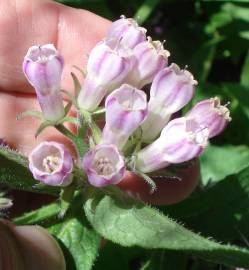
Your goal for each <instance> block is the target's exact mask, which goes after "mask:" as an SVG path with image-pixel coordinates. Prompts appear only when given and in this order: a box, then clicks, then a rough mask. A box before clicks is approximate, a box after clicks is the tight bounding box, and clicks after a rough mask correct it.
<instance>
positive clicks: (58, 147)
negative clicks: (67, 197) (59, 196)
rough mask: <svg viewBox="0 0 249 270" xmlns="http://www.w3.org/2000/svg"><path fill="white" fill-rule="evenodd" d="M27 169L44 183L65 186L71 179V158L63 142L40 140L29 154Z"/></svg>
mask: <svg viewBox="0 0 249 270" xmlns="http://www.w3.org/2000/svg"><path fill="white" fill-rule="evenodd" d="M29 169H30V171H31V172H32V174H33V176H34V178H35V179H36V180H38V181H40V182H43V183H44V184H47V185H50V186H67V185H69V184H70V183H71V181H72V177H71V172H72V170H73V159H72V156H71V155H70V153H69V151H68V150H67V149H66V148H65V146H64V145H63V144H59V143H57V142H53V141H50V142H42V143H41V144H39V145H38V146H37V147H36V148H35V149H34V150H33V151H32V152H31V154H30V155H29Z"/></svg>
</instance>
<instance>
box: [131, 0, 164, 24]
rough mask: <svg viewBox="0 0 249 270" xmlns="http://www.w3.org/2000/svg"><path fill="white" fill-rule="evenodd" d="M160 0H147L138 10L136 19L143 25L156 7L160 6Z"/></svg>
mask: <svg viewBox="0 0 249 270" xmlns="http://www.w3.org/2000/svg"><path fill="white" fill-rule="evenodd" d="M159 2H160V0H145V1H144V3H143V4H142V5H141V6H140V8H139V9H138V10H137V12H136V14H135V15H134V18H135V19H136V20H138V21H139V23H140V24H143V23H144V22H145V21H146V20H147V19H148V17H149V16H150V14H151V13H152V12H153V10H154V9H155V8H156V6H157V5H158V4H159Z"/></svg>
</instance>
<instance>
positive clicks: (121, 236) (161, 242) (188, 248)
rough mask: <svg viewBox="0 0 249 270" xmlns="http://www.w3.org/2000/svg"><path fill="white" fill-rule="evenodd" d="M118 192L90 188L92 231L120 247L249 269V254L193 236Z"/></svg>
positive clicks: (88, 210) (87, 204)
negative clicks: (185, 255) (181, 253)
mask: <svg viewBox="0 0 249 270" xmlns="http://www.w3.org/2000/svg"><path fill="white" fill-rule="evenodd" d="M122 194H123V193H122V192H120V191H118V190H117V189H116V190H115V192H112V193H110V195H105V194H104V193H103V192H102V191H99V192H98V194H97V193H96V189H93V188H89V190H88V192H87V194H86V195H85V196H86V201H85V204H84V209H85V213H86V216H87V218H88V220H89V221H90V223H91V224H92V226H93V227H94V229H95V230H96V231H97V232H98V233H99V234H100V235H102V236H103V237H105V238H106V239H109V240H111V241H113V242H116V243H119V244H120V245H123V246H140V247H144V248H152V249H153V248H163V249H167V250H176V251H184V252H188V253H191V254H194V255H197V256H200V257H202V258H204V259H206V260H208V261H213V262H216V263H220V264H225V265H231V266H240V267H249V251H248V250H245V249H240V248H238V247H235V246H230V245H222V244H219V243H216V242H215V241H212V240H210V239H206V238H204V237H202V236H200V235H199V234H196V233H193V232H191V231H189V230H187V229H186V228H184V227H183V226H181V225H179V224H178V223H176V222H175V221H173V220H172V219H170V218H169V217H167V216H164V215H163V214H161V213H160V212H158V211H157V210H156V209H153V208H151V207H149V206H146V205H144V204H142V203H138V202H135V201H134V200H132V199H130V200H128V199H127V197H126V196H124V195H122Z"/></svg>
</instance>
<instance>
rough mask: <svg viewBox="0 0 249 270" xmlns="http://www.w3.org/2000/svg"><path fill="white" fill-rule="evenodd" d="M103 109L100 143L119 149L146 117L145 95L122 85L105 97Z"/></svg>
mask: <svg viewBox="0 0 249 270" xmlns="http://www.w3.org/2000/svg"><path fill="white" fill-rule="evenodd" d="M105 108H106V125H105V127H104V130H103V135H102V142H103V143H110V144H115V145H117V146H118V148H119V149H121V148H122V147H123V146H124V144H125V143H126V141H127V140H128V138H129V136H130V135H131V134H132V133H133V132H134V131H135V130H136V129H137V128H138V126H139V125H140V124H141V123H142V122H143V121H144V119H145V118H146V116H147V112H148V110H147V101H146V95H145V93H144V92H143V91H141V90H138V89H136V88H134V87H132V86H130V85H128V84H124V85H122V86H121V87H120V88H119V89H117V90H115V91H114V92H112V93H111V94H110V95H109V96H108V97H107V99H106V102H105Z"/></svg>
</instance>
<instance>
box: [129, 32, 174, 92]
mask: <svg viewBox="0 0 249 270" xmlns="http://www.w3.org/2000/svg"><path fill="white" fill-rule="evenodd" d="M132 53H133V57H134V62H135V64H134V68H133V69H132V71H131V72H130V73H129V76H128V78H127V81H128V82H129V84H131V85H133V86H135V87H137V88H139V89H141V88H142V87H143V86H145V85H146V84H148V83H151V82H152V80H153V79H154V77H155V76H156V74H157V73H158V72H159V71H160V70H161V69H163V68H164V67H165V66H167V64H168V57H169V55H170V53H169V52H168V51H167V50H165V49H164V46H163V43H161V42H160V41H152V39H151V37H148V40H147V41H144V42H141V43H139V44H138V45H137V46H136V47H135V48H134V49H133V50H132Z"/></svg>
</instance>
